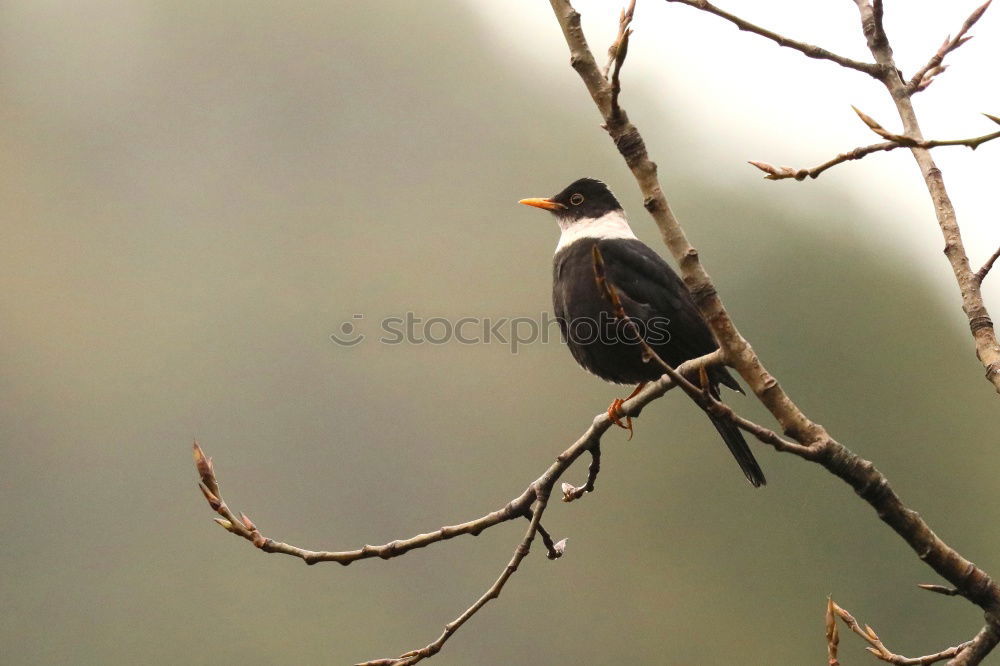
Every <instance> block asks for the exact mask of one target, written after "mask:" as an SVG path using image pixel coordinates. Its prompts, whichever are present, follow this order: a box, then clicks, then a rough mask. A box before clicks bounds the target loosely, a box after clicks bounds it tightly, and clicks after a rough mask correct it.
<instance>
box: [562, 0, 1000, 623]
mask: <svg viewBox="0 0 1000 666" xmlns="http://www.w3.org/2000/svg"><path fill="white" fill-rule="evenodd" d="M549 1H550V4H551V5H552V9H553V11H554V13H555V16H556V19H557V20H558V21H559V25H560V27H561V28H562V32H563V36H564V37H565V39H566V43H567V46H568V47H569V50H570V63H571V64H572V66H573V68H574V69H575V70H576V72H577V74H578V75H579V76H580V78H581V79H582V80H583V82H584V84H585V85H586V86H587V89H588V91H589V92H590V95H591V97H592V98H593V100H594V103H595V104H596V105H597V108H598V110H599V111H600V113H601V115H602V117H603V118H604V121H605V128H606V130H607V132H608V134H609V135H610V137H611V139H612V140H613V141H614V142H615V145H616V147H617V148H618V151H619V153H621V155H622V157H623V158H624V160H625V163H626V164H627V165H628V167H629V169H630V170H631V171H632V174H633V176H634V177H635V179H636V182H637V183H638V185H639V188H640V189H641V191H642V193H643V196H644V204H645V207H646V209H647V210H648V211H649V213H650V215H651V216H652V217H653V220H654V221H655V222H656V225H657V227H658V228H659V229H660V233H661V235H662V236H663V239H664V241H665V243H666V244H667V247H668V248H669V249H670V252H671V254H673V256H674V258H675V259H676V260H677V262H678V264H679V266H680V270H681V274H682V275H683V277H684V281H685V283H686V284H687V285H688V288H689V290H690V291H691V294H692V296H693V297H694V300H695V302H696V304H697V305H698V307H699V308H700V310H701V312H702V314H703V315H704V316H705V319H706V320H707V321H708V323H709V325H710V326H711V328H712V331H713V332H714V333H715V337H716V339H717V341H718V343H719V346H720V348H721V349H722V352H723V354H724V355H725V359H726V362H727V364H728V365H730V366H731V367H733V368H734V369H735V370H737V371H738V372H739V373H740V375H741V377H742V378H743V379H744V381H746V382H747V384H749V385H750V387H751V389H752V390H753V392H754V394H755V395H756V396H757V398H758V399H759V400H760V401H761V402H762V403H763V404H764V406H765V407H766V408H767V409H768V410H769V411H770V412H771V414H772V415H773V416H774V418H775V419H776V420H777V421H778V423H779V424H780V425H781V429H782V431H783V432H784V433H785V434H786V435H787V436H788V437H790V438H792V439H794V440H795V441H796V442H798V443H799V444H800V445H802V446H804V447H808V450H809V451H815V452H816V453H815V454H813V455H811V456H810V458H809V459H810V460H813V461H815V462H817V463H819V464H821V465H822V466H823V467H824V468H826V469H827V470H828V471H829V472H831V473H832V474H834V475H836V476H837V477H839V478H840V479H842V480H843V481H845V482H846V483H847V484H849V485H850V486H851V487H852V488H853V489H854V490H855V492H857V493H858V495H859V496H860V497H861V498H862V499H863V500H865V501H866V502H867V503H868V504H869V505H871V507H872V508H873V509H875V511H876V513H877V514H878V516H879V518H880V519H882V520H883V521H884V522H885V523H886V524H887V525H889V526H890V527H891V528H892V529H893V531H895V532H896V533H897V534H898V535H899V536H900V537H902V538H903V539H904V540H905V541H906V542H907V544H909V546H910V547H911V548H912V549H913V550H914V551H915V552H916V554H917V555H918V556H919V557H920V559H921V560H923V561H924V562H926V563H927V564H928V565H929V566H930V567H931V568H932V569H934V571H936V572H937V573H938V574H939V575H941V576H942V577H943V578H944V579H946V580H947V581H948V582H950V583H952V584H953V585H954V586H955V587H956V588H957V589H958V590H960V591H961V593H962V596H964V597H965V598H967V599H969V600H971V601H972V602H973V603H975V604H977V605H979V606H980V607H981V608H983V610H985V611H986V612H987V613H988V614H990V615H991V616H994V617H1000V586H998V585H997V584H996V582H994V581H993V579H992V578H991V577H990V576H989V575H988V574H987V573H986V572H985V571H983V570H982V569H980V568H979V567H977V566H975V565H974V564H973V563H972V562H970V561H969V560H968V559H966V558H965V557H963V556H962V555H961V554H959V553H958V552H957V551H956V550H955V549H954V548H952V547H951V546H949V545H948V544H947V543H945V542H944V541H943V540H941V538H940V537H938V536H937V535H936V534H935V533H934V532H933V531H932V530H931V528H930V526H929V525H928V524H927V522H926V521H925V520H924V519H923V518H922V517H921V516H920V515H919V514H918V513H916V512H915V511H913V510H912V509H910V508H909V507H907V506H906V505H905V504H904V503H903V501H902V500H901V499H900V498H899V496H898V495H896V493H895V491H893V490H892V487H891V486H890V485H889V481H888V480H887V479H886V477H885V476H884V475H883V474H882V473H881V472H879V471H878V469H876V468H875V466H874V465H873V464H872V463H871V462H870V461H868V460H865V459H864V458H861V457H860V456H858V455H856V454H854V453H853V452H851V451H850V450H849V449H847V448H846V447H845V446H843V445H842V444H840V443H839V442H837V441H836V440H834V439H833V438H832V437H831V436H830V435H829V434H828V433H827V432H826V430H825V429H824V428H823V427H822V426H821V425H819V424H817V423H815V422H813V421H812V420H810V419H809V418H808V417H807V416H806V415H805V414H804V413H803V412H802V411H801V410H800V409H799V407H798V406H797V405H796V404H795V403H794V402H793V401H792V400H791V398H790V397H789V396H788V395H787V394H786V393H785V391H784V390H783V389H782V388H781V386H780V385H779V384H778V382H777V380H776V379H775V378H774V377H773V376H772V375H771V374H770V373H769V372H768V371H767V369H766V368H765V367H764V365H763V363H762V362H761V360H760V358H759V357H758V356H757V354H756V353H755V352H754V350H753V348H752V347H751V346H750V344H749V343H748V342H747V341H746V339H745V338H743V336H742V335H740V333H739V331H738V329H737V328H736V326H735V324H734V323H733V321H732V319H731V317H730V316H729V313H728V311H727V310H726V308H725V306H724V305H723V304H722V300H721V299H720V298H719V295H718V292H717V290H716V288H715V285H714V284H713V282H712V280H711V278H710V277H709V275H708V273H707V271H706V270H705V268H704V266H703V265H702V264H701V261H700V259H699V256H698V252H697V251H696V250H695V249H694V247H692V246H691V244H690V243H689V242H688V240H687V237H686V235H685V233H684V230H683V228H682V227H681V225H680V223H679V222H678V220H677V218H676V217H675V216H674V214H673V212H672V211H671V209H670V206H669V204H668V203H667V199H666V197H665V196H664V194H663V190H662V188H661V186H660V183H659V179H658V178H657V176H656V165H655V164H654V163H653V162H652V161H651V160H650V159H649V155H648V154H647V152H646V146H645V142H644V141H643V140H642V136H641V135H640V134H639V131H638V129H636V127H635V126H634V125H633V124H632V123H631V122H630V121H629V119H628V115H627V113H626V112H625V110H624V109H621V110H620V113H617V114H613V113H612V112H611V108H610V90H609V87H610V86H609V84H608V82H607V79H605V78H604V77H602V76H601V73H600V70H599V68H598V66H597V63H596V62H595V61H594V57H593V54H592V53H591V51H590V48H589V47H588V45H587V40H586V37H585V35H584V34H583V30H582V29H581V27H580V14H579V13H578V12H576V10H574V9H573V7H572V5H570V3H569V2H568V0H549ZM859 1H862V0H859ZM893 71H895V70H893ZM907 134H910V135H911V136H912V135H913V134H912V133H910V132H907ZM921 139H922V137H921ZM913 150H920V149H913Z"/></svg>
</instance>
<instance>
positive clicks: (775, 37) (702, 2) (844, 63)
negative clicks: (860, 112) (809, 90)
mask: <svg viewBox="0 0 1000 666" xmlns="http://www.w3.org/2000/svg"><path fill="white" fill-rule="evenodd" d="M667 2H678V3H680V4H682V5H687V6H689V7H694V8H695V9H700V10H701V11H703V12H708V13H710V14H715V15H716V16H718V17H720V18H723V19H725V20H727V21H729V22H730V23H732V24H733V25H735V26H736V27H737V28H739V29H740V30H744V31H746V32H752V33H754V34H755V35H760V36H761V37H764V38H765V39H770V40H771V41H772V42H774V43H775V44H777V45H778V46H784V47H786V48H789V49H794V50H796V51H798V52H799V53H801V54H802V55H804V56H806V57H809V58H816V59H817V60H830V61H832V62H835V63H837V64H838V65H840V66H841V67H847V68H849V69H856V70H857V71H859V72H864V73H865V74H867V75H868V76H871V77H873V78H876V79H877V78H880V77H881V70H880V68H879V66H878V65H876V64H875V63H870V62H861V61H859V60H852V59H851V58H847V57H844V56H842V55H837V54H836V53H833V52H831V51H827V50H826V49H824V48H821V47H819V46H814V45H812V44H807V43H805V42H799V41H796V40H794V39H789V38H788V37H785V36H783V35H779V34H778V33H776V32H773V31H771V30H768V29H767V28H762V27H760V26H759V25H754V24H753V23H751V22H750V21H747V20H745V19H741V18H740V17H739V16H736V15H734V14H730V13H729V12H727V11H725V10H724V9H720V8H719V7H716V6H715V5H713V4H712V3H710V2H708V1H707V0H667Z"/></svg>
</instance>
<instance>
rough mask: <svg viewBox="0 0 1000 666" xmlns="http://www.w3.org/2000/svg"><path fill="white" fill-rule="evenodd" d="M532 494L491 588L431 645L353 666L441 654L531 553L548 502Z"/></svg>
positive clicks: (542, 493) (406, 662) (405, 664)
mask: <svg viewBox="0 0 1000 666" xmlns="http://www.w3.org/2000/svg"><path fill="white" fill-rule="evenodd" d="M536 493H537V498H536V500H535V508H534V513H533V515H532V518H531V523H530V524H529V525H528V531H527V532H525V534H524V538H522V539H521V542H520V543H519V544H517V548H515V549H514V554H513V556H511V558H510V562H508V563H507V566H506V567H504V569H503V571H502V572H500V576H499V578H497V579H496V581H495V582H494V583H493V585H491V586H490V588H489V589H488V590H486V592H484V593H483V595H482V596H481V597H479V599H477V600H476V603H474V604H472V605H471V606H469V607H468V608H467V609H466V610H465V612H463V613H462V614H461V615H459V616H458V617H457V618H455V619H454V620H452V621H451V622H449V623H448V624H446V625H445V626H444V631H443V632H442V633H441V635H440V636H438V638H437V640H435V641H433V642H432V643H428V644H427V645H425V646H424V647H422V648H420V649H419V650H412V651H410V652H407V653H405V654H402V655H400V656H399V657H396V658H395V659H391V658H390V659H376V660H374V661H366V662H363V663H361V664H357V666H411V664H416V663H417V662H419V661H423V660H424V659H427V658H428V657H433V656H434V655H436V654H437V653H438V652H440V651H441V648H442V647H443V646H444V644H445V642H446V641H447V640H448V639H449V638H451V636H452V635H453V634H454V633H455V632H456V631H458V629H459V627H461V626H462V625H463V624H465V623H466V622H467V621H468V620H469V618H471V617H472V616H473V615H475V614H476V613H477V612H478V611H479V609H480V608H482V607H483V606H485V605H486V604H487V603H489V602H490V601H491V600H493V599H496V598H498V597H499V596H500V591H501V590H503V586H504V585H506V584H507V581H508V580H509V579H510V577H511V576H513V575H514V572H515V571H517V568H518V566H520V564H521V561H522V560H523V559H524V558H525V557H527V555H528V551H530V550H531V542H532V541H533V540H534V539H535V534H536V533H537V532H538V528H539V524H540V522H541V519H542V513H543V512H544V511H545V505H546V503H547V502H548V498H549V496H548V492H547V491H546V489H545V488H542V487H538V488H537V489H536Z"/></svg>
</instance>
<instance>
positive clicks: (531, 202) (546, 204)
mask: <svg viewBox="0 0 1000 666" xmlns="http://www.w3.org/2000/svg"><path fill="white" fill-rule="evenodd" d="M517 203H523V204H524V205H525V206H534V207H535V208H544V209H545V210H562V209H564V208H566V206H564V205H562V204H561V203H559V202H557V201H553V200H552V199H521V200H520V201H518V202H517Z"/></svg>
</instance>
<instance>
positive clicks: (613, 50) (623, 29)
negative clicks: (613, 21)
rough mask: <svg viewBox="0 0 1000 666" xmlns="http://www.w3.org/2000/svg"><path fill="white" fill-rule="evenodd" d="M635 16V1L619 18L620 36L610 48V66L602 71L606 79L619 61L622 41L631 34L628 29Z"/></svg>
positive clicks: (632, 0) (630, 3)
mask: <svg viewBox="0 0 1000 666" xmlns="http://www.w3.org/2000/svg"><path fill="white" fill-rule="evenodd" d="M633 16H635V0H631V2H629V5H628V7H626V8H625V9H623V10H622V13H621V15H620V16H619V17H618V35H617V36H616V37H615V41H614V42H612V43H611V46H609V47H608V64H607V65H605V66H604V69H603V70H602V74H604V78H608V74H609V73H610V72H611V66H612V65H613V64H615V60H617V59H618V48H619V47H620V46H621V43H622V40H623V39H625V38H626V37H625V35H626V33H628V32H629V29H628V27H629V24H631V23H632V17H633ZM623 57H624V56H623Z"/></svg>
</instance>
